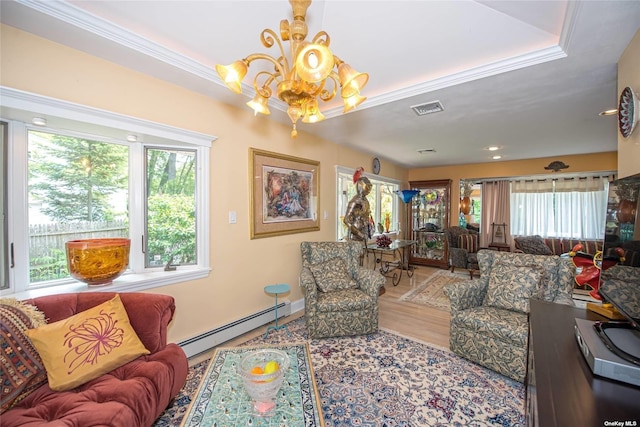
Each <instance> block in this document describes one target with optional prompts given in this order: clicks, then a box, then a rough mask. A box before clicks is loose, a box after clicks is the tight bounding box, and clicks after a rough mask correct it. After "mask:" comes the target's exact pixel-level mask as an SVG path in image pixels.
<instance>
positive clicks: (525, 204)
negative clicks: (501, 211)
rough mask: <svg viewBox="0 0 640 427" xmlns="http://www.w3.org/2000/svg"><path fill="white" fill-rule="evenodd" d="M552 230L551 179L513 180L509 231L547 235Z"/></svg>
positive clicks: (524, 234) (530, 234) (529, 234)
mask: <svg viewBox="0 0 640 427" xmlns="http://www.w3.org/2000/svg"><path fill="white" fill-rule="evenodd" d="M553 230H554V215H553V181H552V180H550V179H545V180H535V181H534V180H529V181H514V182H513V183H512V191H511V233H512V234H513V235H514V236H533V235H535V234H538V235H540V236H544V237H546V236H549V235H550V234H551V233H553Z"/></svg>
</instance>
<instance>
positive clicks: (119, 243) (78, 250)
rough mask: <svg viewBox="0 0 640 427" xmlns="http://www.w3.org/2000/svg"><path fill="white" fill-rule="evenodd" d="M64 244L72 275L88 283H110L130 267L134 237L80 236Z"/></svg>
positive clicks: (94, 284)
mask: <svg viewBox="0 0 640 427" xmlns="http://www.w3.org/2000/svg"><path fill="white" fill-rule="evenodd" d="M65 246H66V249H67V266H68V268H69V273H70V274H71V277H73V278H74V279H76V280H79V281H81V282H85V283H86V284H87V285H89V286H102V285H108V284H110V283H111V282H112V281H113V279H115V278H116V277H118V276H120V275H121V274H122V273H124V271H125V270H126V269H127V267H128V266H129V249H130V247H131V239H127V238H102V239H79V240H70V241H68V242H66V243H65Z"/></svg>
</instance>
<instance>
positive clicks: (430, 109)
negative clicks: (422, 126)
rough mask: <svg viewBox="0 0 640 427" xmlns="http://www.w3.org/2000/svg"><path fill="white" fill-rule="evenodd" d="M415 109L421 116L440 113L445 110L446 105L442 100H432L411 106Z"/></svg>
mask: <svg viewBox="0 0 640 427" xmlns="http://www.w3.org/2000/svg"><path fill="white" fill-rule="evenodd" d="M411 109H412V110H413V111H415V112H416V114H417V115H419V116H426V115H427V114H433V113H439V112H440V111H444V107H443V106H442V103H440V101H431V102H426V103H424V104H419V105H414V106H412V107H411Z"/></svg>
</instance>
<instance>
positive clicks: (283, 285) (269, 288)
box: [264, 283, 291, 294]
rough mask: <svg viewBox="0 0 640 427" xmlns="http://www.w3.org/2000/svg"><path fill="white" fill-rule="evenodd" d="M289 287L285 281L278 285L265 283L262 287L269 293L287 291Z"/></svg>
mask: <svg viewBox="0 0 640 427" xmlns="http://www.w3.org/2000/svg"><path fill="white" fill-rule="evenodd" d="M290 289H291V288H290V287H289V285H287V284H286V283H280V284H278V285H267V286H265V287H264V291H265V292H268V293H270V294H283V293H285V292H289V290H290Z"/></svg>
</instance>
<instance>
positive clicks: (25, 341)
mask: <svg viewBox="0 0 640 427" xmlns="http://www.w3.org/2000/svg"><path fill="white" fill-rule="evenodd" d="M42 324H45V321H44V314H43V313H41V312H38V310H37V308H36V307H34V306H31V305H28V304H23V303H21V302H19V301H16V300H15V299H3V300H0V370H1V371H2V384H1V387H2V393H1V405H0V414H2V413H4V412H5V411H6V410H8V409H10V408H11V407H12V406H14V405H15V404H17V403H18V402H20V401H21V400H22V399H24V398H26V397H27V396H29V394H31V393H32V392H33V391H35V390H36V389H37V388H39V387H40V386H42V385H43V384H46V383H47V371H46V370H45V368H44V364H43V363H42V359H41V358H40V356H39V355H38V352H37V351H36V349H35V348H34V347H33V345H32V344H31V341H29V338H27V336H26V334H25V331H26V330H27V329H30V328H33V327H36V326H40V325H42Z"/></svg>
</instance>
